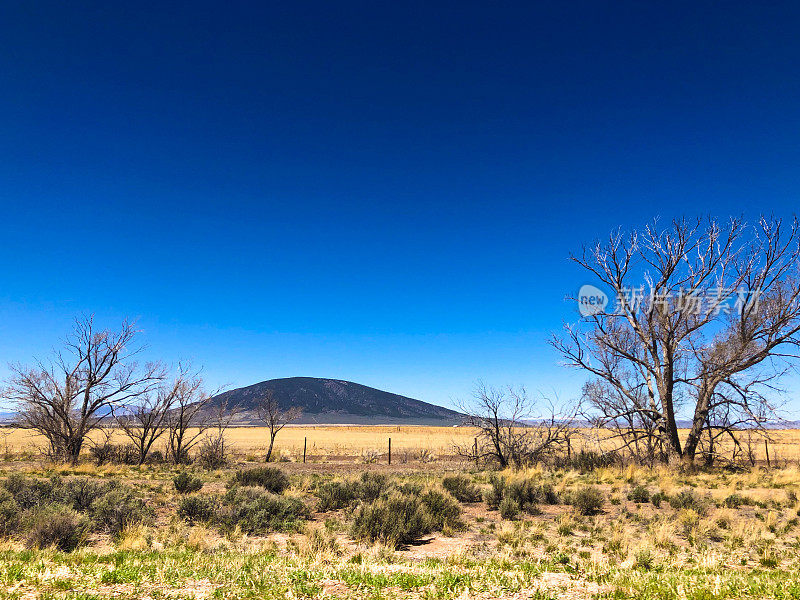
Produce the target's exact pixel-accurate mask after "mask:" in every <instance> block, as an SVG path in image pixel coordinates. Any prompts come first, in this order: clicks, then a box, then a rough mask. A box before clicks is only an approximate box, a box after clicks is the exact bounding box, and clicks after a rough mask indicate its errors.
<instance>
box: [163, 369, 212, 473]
mask: <svg viewBox="0 0 800 600" xmlns="http://www.w3.org/2000/svg"><path fill="white" fill-rule="evenodd" d="M177 381H178V383H177V389H176V392H175V398H174V402H173V403H172V408H171V409H170V410H168V411H167V413H166V419H165V421H166V427H167V432H168V435H167V454H168V455H169V457H170V459H171V460H172V461H173V462H174V463H175V464H176V465H180V464H185V463H187V462H189V452H190V451H191V450H192V448H194V447H195V446H196V445H197V443H198V442H199V441H200V440H201V439H202V437H203V434H204V433H205V432H206V430H207V429H208V428H209V426H210V423H209V421H208V419H207V415H206V414H205V410H206V408H207V406H208V401H209V400H210V399H211V396H210V395H209V394H208V393H206V391H205V389H204V388H203V378H202V377H201V376H200V374H199V372H194V373H193V372H192V371H191V368H190V367H189V366H187V365H181V366H180V367H179V375H178V378H177Z"/></svg>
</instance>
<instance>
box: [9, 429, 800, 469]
mask: <svg viewBox="0 0 800 600" xmlns="http://www.w3.org/2000/svg"><path fill="white" fill-rule="evenodd" d="M476 433H477V431H476V430H475V429H474V428H470V427H425V426H413V425H402V426H398V425H289V426H287V427H286V428H284V429H283V431H281V432H280V434H279V435H278V438H277V442H276V452H277V454H278V456H280V455H281V453H282V454H283V455H284V456H286V455H288V457H289V458H293V459H295V458H298V457H300V456H302V453H303V443H304V440H305V441H306V443H307V453H308V455H309V456H312V457H336V456H344V457H366V458H367V459H369V457H373V458H375V457H383V456H385V454H386V453H387V451H388V444H389V438H391V440H392V456H393V458H395V459H397V460H398V461H402V460H403V458H404V456H406V455H408V454H409V453H415V452H419V451H425V452H427V453H429V454H430V455H431V456H429V458H436V457H441V456H452V455H453V454H454V453H455V452H454V447H455V445H459V446H462V447H468V446H470V445H471V444H472V441H473V439H474V437H475V435H476ZM681 433H682V434H683V435H684V436H685V435H686V433H687V432H686V431H683V432H681ZM90 437H91V438H92V439H93V440H98V439H99V438H100V435H98V432H95V434H94V435H92V436H90ZM607 437H608V433H607V432H604V431H597V430H583V431H582V432H581V434H580V435H579V436H578V438H577V439H574V440H573V443H572V448H573V450H580V449H582V448H585V449H590V450H600V451H603V450H608V449H609V448H610V442H608V441H604V438H607ZM770 437H771V439H770V441H769V447H768V449H769V458H770V461H771V462H772V463H773V464H775V465H779V464H785V463H787V462H789V463H795V462H798V461H800V429H785V430H776V431H773V432H771V434H770ZM747 438H748V434H747V433H746V432H742V433H741V434H740V438H739V439H740V442H741V444H742V446H743V447H744V448H747V446H748V443H747ZM228 439H229V442H230V444H231V447H232V448H233V449H234V451H235V452H236V453H239V454H243V455H254V456H257V455H260V454H263V453H264V452H265V451H266V447H267V439H268V433H267V429H266V428H264V427H233V428H231V429H229V430H228ZM112 441H113V442H114V443H124V442H125V441H126V439H125V438H124V436H123V435H122V434H121V432H115V434H114V436H113V437H112ZM90 443H91V440H90V442H89V444H90ZM89 444H87V446H88V445H89ZM750 447H751V448H752V452H753V455H754V456H755V458H756V460H758V461H765V460H766V450H767V449H766V447H765V444H764V440H763V439H762V438H759V437H757V436H755V435H754V436H752V440H751V441H750ZM42 448H44V440H43V438H42V437H41V436H39V435H37V434H36V433H34V432H32V431H30V430H26V429H18V428H2V429H0V453H1V452H5V453H6V454H9V453H11V454H18V453H24V452H28V453H31V454H38V453H40V451H41V450H42ZM155 448H161V449H163V438H162V443H161V444H156V446H155ZM722 448H723V449H722V451H723V453H725V454H729V453H730V451H731V449H732V444H731V442H727V443H726V444H724V445H723V447H722Z"/></svg>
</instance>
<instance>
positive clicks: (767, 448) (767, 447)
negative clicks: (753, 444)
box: [764, 440, 772, 468]
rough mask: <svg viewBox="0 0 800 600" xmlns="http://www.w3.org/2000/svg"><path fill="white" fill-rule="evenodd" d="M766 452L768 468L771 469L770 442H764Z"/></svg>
mask: <svg viewBox="0 0 800 600" xmlns="http://www.w3.org/2000/svg"><path fill="white" fill-rule="evenodd" d="M764 452H766V453H767V468H770V467H771V466H772V465H770V464H769V440H764Z"/></svg>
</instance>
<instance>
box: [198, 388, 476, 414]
mask: <svg viewBox="0 0 800 600" xmlns="http://www.w3.org/2000/svg"><path fill="white" fill-rule="evenodd" d="M269 392H272V394H273V397H274V398H275V399H276V400H277V402H278V405H279V406H280V407H281V408H283V409H287V408H289V407H292V406H298V407H300V408H302V409H303V415H302V417H301V418H299V419H298V420H297V421H295V422H296V423H306V424H310V423H319V424H353V425H401V424H402V425H457V424H460V423H461V422H462V421H463V415H462V414H461V413H458V412H456V411H454V410H450V409H449V408H444V407H442V406H436V405H435V404H429V403H428V402H423V401H421V400H415V399H414V398H408V397H406V396H400V395H398V394H392V393H390V392H384V391H382V390H377V389H375V388H371V387H368V386H366V385H361V384H358V383H353V382H352V381H342V380H340V379H320V378H317V377H288V378H285V379H270V380H269V381H262V382H261V383H256V384H254V385H249V386H247V387H242V388H237V389H235V390H230V391H228V392H224V393H222V394H219V395H218V396H215V397H214V398H212V399H211V400H210V408H211V409H213V408H215V407H218V406H219V405H220V404H221V403H223V402H227V403H228V406H229V407H230V406H238V407H239V409H240V411H241V413H240V416H239V418H238V419H237V422H239V423H242V424H256V423H257V416H256V407H257V405H258V401H259V400H261V399H262V398H264V397H265V396H266V395H267V393H269Z"/></svg>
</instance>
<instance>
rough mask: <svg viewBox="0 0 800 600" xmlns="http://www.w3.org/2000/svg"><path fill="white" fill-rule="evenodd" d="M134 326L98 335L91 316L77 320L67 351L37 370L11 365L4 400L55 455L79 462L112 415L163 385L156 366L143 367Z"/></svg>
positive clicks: (124, 326) (130, 324) (60, 351)
mask: <svg viewBox="0 0 800 600" xmlns="http://www.w3.org/2000/svg"><path fill="white" fill-rule="evenodd" d="M136 333H137V331H136V329H135V327H134V324H133V323H131V322H128V321H125V322H123V323H122V326H121V327H120V329H119V330H118V331H116V332H114V331H110V330H102V331H96V330H95V327H94V320H93V318H92V317H84V318H79V319H76V321H75V325H74V329H73V332H72V334H71V335H70V336H69V337H68V338H67V339H66V340H65V342H64V349H62V350H59V351H56V352H55V353H54V355H53V357H52V358H51V359H50V360H49V361H38V362H37V364H36V366H35V367H25V366H22V365H19V364H14V365H10V369H11V372H12V376H11V379H10V381H9V382H8V385H7V386H6V389H5V390H4V396H5V397H6V398H7V399H8V400H10V401H12V402H13V403H15V404H16V405H17V406H18V407H19V417H20V423H21V424H22V425H23V426H26V427H30V428H31V429H34V430H35V431H37V432H39V433H40V434H42V435H43V436H44V437H45V438H46V439H47V441H48V443H49V451H50V453H51V455H52V456H53V457H54V458H56V459H59V460H68V461H70V462H73V463H75V462H77V460H78V457H79V455H80V452H81V448H82V447H83V443H84V440H85V439H86V436H87V435H88V434H89V433H90V432H91V431H92V430H94V429H95V428H97V427H98V426H99V424H100V422H101V420H102V419H103V418H104V417H106V416H107V415H108V414H109V413H110V412H111V411H112V410H114V409H119V408H120V407H123V406H126V405H129V404H133V403H135V402H136V401H137V400H138V399H139V398H142V397H143V396H145V395H147V394H149V393H150V392H152V391H153V390H154V389H155V388H156V387H157V386H158V385H159V384H160V383H161V381H162V380H163V378H164V369H163V367H162V366H161V365H159V364H156V363H148V364H146V365H144V367H143V368H141V369H140V368H139V367H138V365H137V363H136V362H135V361H134V360H133V357H134V356H135V355H136V354H137V353H138V352H139V351H140V348H138V347H135V346H134V338H135V336H136Z"/></svg>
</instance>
